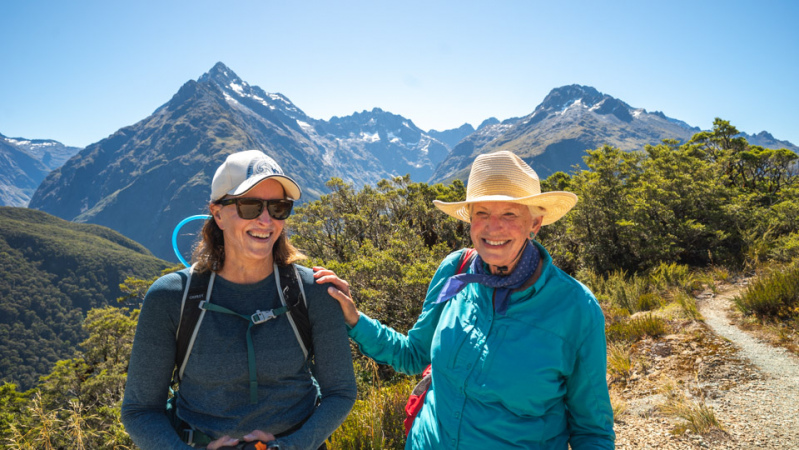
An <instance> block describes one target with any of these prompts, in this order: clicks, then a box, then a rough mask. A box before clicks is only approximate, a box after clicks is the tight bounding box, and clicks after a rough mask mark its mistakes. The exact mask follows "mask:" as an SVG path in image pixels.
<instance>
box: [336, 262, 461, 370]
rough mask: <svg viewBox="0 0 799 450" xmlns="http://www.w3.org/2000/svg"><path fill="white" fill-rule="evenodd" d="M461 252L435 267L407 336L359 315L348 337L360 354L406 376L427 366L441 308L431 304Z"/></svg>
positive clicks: (455, 267) (451, 273) (453, 268)
mask: <svg viewBox="0 0 799 450" xmlns="http://www.w3.org/2000/svg"><path fill="white" fill-rule="evenodd" d="M462 251H463V250H459V251H457V252H454V253H451V254H450V255H448V256H447V257H446V258H445V259H444V261H443V262H442V263H441V265H439V266H438V270H436V273H435V275H433V279H432V280H431V281H430V284H429V286H428V288H427V295H426V296H425V300H424V305H423V306H422V313H421V314H420V315H419V318H418V319H417V320H416V324H414V326H413V328H411V329H410V330H409V331H408V335H407V336H406V335H403V334H402V333H399V332H397V331H396V330H394V329H393V328H391V327H388V326H386V325H383V324H381V323H380V322H378V321H377V320H375V319H372V318H371V317H369V316H367V315H366V314H363V313H361V317H360V319H359V320H358V323H356V324H355V326H354V327H352V329H350V331H349V335H350V337H351V338H352V339H353V340H354V341H355V342H356V343H357V344H358V346H359V348H360V350H361V352H362V353H363V354H364V355H366V356H369V357H370V358H372V359H374V360H375V361H377V362H379V363H381V364H388V365H390V366H392V367H393V368H394V369H395V370H398V371H400V372H403V373H406V374H409V375H413V374H417V373H421V372H422V371H423V370H424V369H425V368H426V367H427V366H428V365H429V364H430V345H431V342H432V341H433V335H434V334H435V331H436V326H437V325H438V320H439V318H440V317H441V312H442V310H443V307H444V305H445V304H436V303H435V301H436V299H437V298H438V294H439V293H440V292H441V289H443V287H444V284H445V283H446V282H447V280H448V279H449V277H451V276H452V275H454V274H455V272H456V271H457V265H458V262H459V261H460V257H461V252H462Z"/></svg>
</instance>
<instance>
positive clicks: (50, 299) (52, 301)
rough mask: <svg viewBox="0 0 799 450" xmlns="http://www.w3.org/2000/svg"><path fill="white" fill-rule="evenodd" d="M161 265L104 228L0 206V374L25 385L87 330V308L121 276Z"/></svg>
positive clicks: (115, 287)
mask: <svg viewBox="0 0 799 450" xmlns="http://www.w3.org/2000/svg"><path fill="white" fill-rule="evenodd" d="M166 266H167V263H166V262H164V261H161V260H159V259H157V258H155V257H154V256H152V254H151V253H150V252H149V251H148V250H146V249H145V248H144V247H142V246H141V245H139V244H137V243H136V242H134V241H132V240H130V239H127V238H125V237H124V236H122V235H121V234H119V233H117V232H115V231H113V230H110V229H108V228H105V227H101V226H98V225H88V224H76V223H71V222H67V221H65V220H61V219H59V218H56V217H54V216H51V215H49V214H46V213H43V212H41V211H36V210H30V209H26V208H14V207H0V273H2V277H0V380H2V381H6V382H15V383H18V384H19V386H20V387H22V388H25V389H27V388H30V387H32V386H33V385H34V384H35V383H36V382H37V380H38V377H39V376H40V375H45V374H47V373H49V371H50V370H51V369H52V367H53V364H55V362H56V361H58V360H61V359H65V358H69V357H71V356H72V355H73V353H74V352H75V350H76V348H77V345H78V343H80V342H81V341H82V340H83V339H85V338H86V337H87V333H86V332H85V331H83V330H82V329H81V323H82V322H83V318H84V316H85V315H86V312H87V311H89V310H90V309H92V308H99V307H103V306H106V305H115V304H117V302H116V299H117V298H118V297H120V296H121V295H122V292H121V291H120V288H119V285H120V283H122V282H124V281H125V279H126V278H127V277H131V276H132V277H141V278H149V277H152V276H154V275H156V274H158V273H159V272H160V270H161V269H163V268H165V267H166Z"/></svg>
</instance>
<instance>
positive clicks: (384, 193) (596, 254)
mask: <svg viewBox="0 0 799 450" xmlns="http://www.w3.org/2000/svg"><path fill="white" fill-rule="evenodd" d="M737 134H738V131H737V130H736V129H735V128H734V127H733V126H731V125H730V124H729V123H728V122H726V121H723V120H717V121H716V122H715V124H714V129H713V130H712V131H710V132H703V133H698V134H696V135H695V136H694V137H693V139H692V140H691V141H690V142H687V143H685V144H682V145H679V144H677V143H676V142H674V141H667V142H665V143H663V144H661V145H657V146H647V147H646V148H644V149H641V150H640V151H635V152H624V151H621V150H619V149H616V148H612V147H603V148H599V149H596V150H593V151H591V152H589V153H588V154H587V155H586V157H585V163H586V166H587V167H588V169H587V170H583V171H579V172H575V173H571V174H566V173H563V172H558V173H555V174H553V175H552V176H550V177H549V178H548V179H546V180H545V181H544V182H543V183H542V184H543V190H545V191H546V190H568V191H572V192H574V193H576V194H577V195H578V196H579V198H580V200H579V202H578V204H577V206H576V207H575V208H574V210H572V211H571V212H570V213H569V214H568V215H567V216H566V217H565V218H564V219H563V220H561V221H558V222H557V223H556V224H553V225H550V226H547V227H544V228H543V230H542V232H541V234H540V236H539V238H538V239H539V240H540V241H541V242H542V244H543V245H544V246H545V247H546V248H547V249H548V250H549V252H550V253H551V254H552V256H553V258H554V260H555V263H556V264H557V265H559V266H560V267H562V268H564V270H566V271H568V272H570V273H571V274H573V275H574V276H575V277H576V278H578V279H579V280H581V281H583V282H584V283H585V284H586V285H588V286H589V288H591V289H592V291H593V292H594V293H595V294H596V296H597V299H598V300H599V302H600V305H601V306H602V309H603V311H604V313H605V318H606V334H607V337H608V355H609V358H608V374H609V378H608V379H609V380H610V383H611V395H612V401H613V404H614V405H613V406H614V413H615V414H617V415H618V417H622V416H623V411H624V407H625V400H624V397H623V396H624V392H625V391H624V386H625V385H626V383H631V384H632V383H635V382H637V381H636V380H635V379H634V377H633V373H634V371H635V370H637V369H636V367H638V366H643V367H651V363H650V362H649V360H647V359H646V358H648V357H647V356H641V357H640V358H641V359H640V360H639V357H638V356H634V355H633V354H632V353H631V352H632V349H634V348H636V347H637V346H638V345H639V343H641V342H642V341H643V340H645V339H646V340H647V342H648V344H647V345H648V346H650V347H651V346H654V345H655V344H658V345H659V346H660V347H664V346H669V345H670V344H668V343H665V342H664V343H662V345H660V344H661V342H660V341H658V339H660V338H661V337H662V336H664V335H667V334H672V335H678V334H680V333H689V334H690V333H691V331H690V330H691V329H692V325H695V326H696V327H700V325H699V322H700V321H701V315H700V314H699V313H698V311H697V306H696V301H695V299H694V297H693V295H692V293H693V292H695V291H697V290H703V289H708V290H710V289H714V286H715V282H716V281H717V280H719V279H723V278H726V277H729V275H730V274H731V273H743V272H751V271H752V270H753V269H754V268H758V267H761V266H763V265H765V264H773V265H774V266H775V271H778V272H782V271H783V270H784V269H782V268H781V266H779V264H790V263H791V262H792V261H796V260H797V257H799V172H798V170H797V169H799V167H797V160H799V157H797V155H796V154H795V153H793V152H791V151H789V150H780V149H765V148H762V147H757V146H750V145H749V143H748V142H746V140H745V139H743V138H735V137H734V136H736V135H737ZM328 187H329V189H330V190H331V192H330V194H327V195H324V196H322V198H321V199H320V200H318V201H315V202H312V203H309V204H306V205H304V206H301V207H298V208H297V210H296V213H295V214H294V215H293V216H292V217H291V218H290V219H289V221H288V227H289V229H291V230H294V231H295V235H294V236H293V238H292V239H293V242H294V243H295V245H296V246H297V247H299V248H300V249H302V250H303V251H304V252H306V254H307V255H308V256H310V257H311V260H310V261H308V262H307V265H312V264H319V265H324V266H327V267H329V268H332V269H334V270H335V271H336V272H337V273H338V274H340V275H341V276H342V277H344V278H345V279H347V280H348V281H349V282H350V285H351V289H352V292H353V294H354V297H355V298H356V299H357V301H358V305H359V308H360V309H361V310H362V311H364V312H365V313H367V314H368V315H370V316H371V317H374V318H377V319H379V320H381V321H384V322H385V323H387V324H389V325H391V326H393V327H394V328H396V329H398V330H400V331H405V330H407V329H408V328H409V327H410V326H411V325H412V324H413V322H414V321H415V318H416V317H417V316H418V314H419V312H420V309H421V306H422V299H423V297H424V294H425V291H426V289H427V283H428V282H429V280H430V278H431V276H432V275H433V273H434V271H435V270H436V267H437V266H438V263H439V262H440V261H441V259H442V258H443V257H444V256H445V255H447V254H448V253H449V252H451V251H453V250H455V249H458V248H462V247H465V246H469V245H470V242H469V234H468V231H469V230H468V226H466V225H465V224H464V223H463V222H458V221H455V220H454V219H452V218H449V217H447V216H445V215H444V214H443V213H440V212H439V211H438V210H436V209H435V208H434V207H433V205H432V200H433V199H440V200H444V201H454V200H461V199H463V198H464V195H465V189H464V186H463V183H461V182H460V181H455V182H454V183H453V184H451V185H449V186H444V185H440V184H437V185H428V184H425V183H413V182H411V180H410V179H409V178H408V177H398V178H394V179H392V180H383V181H381V182H380V183H378V185H377V186H376V187H368V186H367V187H365V188H364V189H362V190H357V189H355V188H354V187H353V186H352V185H349V184H347V183H345V182H343V181H342V180H340V179H333V180H330V181H329V182H328ZM28 226H30V225H28ZM5 228H6V227H5V224H3V230H5ZM4 232H5V231H4ZM50 233H56V230H50ZM45 244H47V245H50V244H48V241H45ZM53 247H55V245H54V244H53ZM5 251H6V252H8V250H5ZM14 251H15V252H20V253H22V252H27V253H26V254H34V253H35V254H41V253H42V251H41V250H40V249H37V250H33V249H28V250H24V249H23V250H14ZM44 259H46V258H40V259H37V260H36V261H38V262H37V263H36V264H39V265H44V264H45V261H44ZM107 263H108V260H105V261H104V262H103V264H107ZM36 264H31V265H30V266H35V265H36ZM72 264H74V265H83V264H85V263H83V262H81V263H78V262H76V261H73V262H72ZM129 264H130V263H129ZM794 264H795V263H794ZM92 267H97V266H92ZM158 267H159V266H157V265H154V266H153V270H154V271H157V269H158ZM794 267H795V266H794ZM97 270H99V269H97ZM795 270H796V269H787V270H784V273H785V274H786V276H787V278H788V279H795V275H791V274H795V273H796V272H795ZM74 272H75V274H74V275H73V276H76V275H77V273H78V272H79V273H80V274H83V276H86V277H87V278H88V275H86V272H85V271H77V270H75V271H74ZM43 276H51V275H48V274H45V275H43ZM147 276H149V275H147ZM52 277H53V278H52V279H53V281H52V282H53V284H57V283H59V282H60V280H57V279H56V277H55V276H52ZM145 278H146V276H145ZM780 280H782V278H780ZM148 281H149V280H146V279H145V280H142V281H141V283H139V284H136V285H134V284H133V283H129V284H128V286H129V287H130V288H129V289H132V288H133V287H135V286H138V287H141V286H142V285H146V284H147V282H148ZM62 285H64V283H62ZM780 286H782V287H780ZM98 289H99V288H98ZM776 291H778V292H776ZM775 292H776V293H777V294H778V295H772V293H775ZM755 294H756V295H755ZM88 297H90V298H99V297H98V296H88ZM3 298H4V299H5V298H6V294H5V292H4V293H3ZM749 298H751V302H752V303H754V304H755V305H754V306H753V305H752V304H750V303H743V302H742V303H741V306H740V307H741V311H742V314H745V315H747V316H749V317H751V318H752V320H758V321H764V322H769V321H770V322H769V323H778V324H780V326H782V327H783V328H782V329H783V330H785V331H784V336H785V339H794V340H797V341H799V339H796V328H797V326H796V325H797V324H799V286H797V284H796V283H786V282H779V283H777V284H775V283H771V284H768V285H767V287H765V288H763V289H761V290H759V291H752V293H751V295H750V297H749ZM61 300H62V301H65V302H66V301H67V299H66V298H61ZM69 301H70V302H71V301H72V300H71V299H69ZM763 306H767V308H761V307H763ZM773 311H776V313H772V312H773ZM19 314H24V313H19ZM137 317H138V313H137V311H135V310H134V311H127V310H125V309H118V308H116V309H114V308H106V309H95V310H92V311H90V313H89V316H88V319H87V320H86V322H85V323H84V331H83V332H84V333H86V335H88V339H87V340H86V341H84V342H83V343H82V345H81V347H82V348H83V349H84V351H83V352H79V353H75V354H74V355H72V356H71V358H70V359H67V360H64V361H61V362H59V363H58V365H57V366H56V368H55V369H54V370H53V371H52V372H51V374H50V375H48V376H47V377H46V378H44V379H42V380H41V382H39V383H38V384H37V385H36V387H35V389H33V390H31V391H29V392H26V393H22V392H20V391H19V390H18V389H17V388H16V386H13V385H6V386H4V387H3V388H2V389H0V443H3V444H5V443H8V444H10V445H14V446H15V447H14V448H44V447H45V445H44V444H45V443H46V444H47V445H51V446H52V448H130V446H132V444H131V443H130V441H129V439H128V438H127V437H126V436H125V434H124V432H123V431H122V429H121V426H120V423H119V406H120V403H121V399H122V395H123V389H124V380H125V376H126V374H125V370H126V369H127V358H128V357H129V352H130V346H131V342H132V339H133V330H134V328H135V323H136V320H137ZM694 329H695V328H694ZM684 330H689V331H684ZM77 333H78V332H77V331H76V332H75V335H76V336H77ZM686 336H687V337H685V339H683V338H682V337H681V338H679V339H677V338H675V339H677V340H679V341H682V340H686V341H687V340H688V339H689V338H690V336H693V335H690V336H689V335H686ZM691 342H692V343H691V345H703V342H704V341H703V340H702V339H698V338H695V337H694V341H691ZM686 345H687V344H686ZM669 348H671V347H669ZM676 351H678V350H675V352H676ZM354 352H355V355H356V360H355V364H356V373H357V379H358V383H359V386H358V388H359V400H358V401H357V402H356V405H355V408H354V409H353V412H352V413H351V414H350V416H349V417H348V419H347V421H346V422H345V423H344V425H343V426H342V428H340V429H339V430H338V431H337V432H336V433H334V435H333V436H332V438H331V441H330V443H329V448H331V450H340V449H353V448H380V449H394V448H403V446H404V433H403V430H402V422H401V420H402V418H403V414H404V412H403V411H402V405H403V404H404V402H405V399H407V395H408V393H409V391H410V387H411V385H412V382H413V379H412V378H409V377H405V376H403V375H399V374H396V373H394V372H393V371H392V370H390V369H389V368H386V367H383V366H379V367H378V366H377V365H376V364H374V363H373V362H369V361H367V360H366V359H365V358H362V357H359V356H358V352H357V350H354ZM689 375H690V376H691V377H693V378H691V379H695V381H696V382H697V383H701V382H702V381H703V380H702V379H700V377H702V376H704V375H703V374H700V373H699V372H695V373H693V372H692V373H690V374H689ZM639 381H640V380H639ZM673 382H674V380H672V383H673ZM164 389H166V386H165V387H164ZM688 394H690V393H688ZM688 394H683V393H682V391H681V389H680V388H678V387H673V388H672V390H671V391H670V392H669V402H671V403H669V404H670V405H671V406H672V411H676V412H674V413H673V416H674V418H675V419H674V420H679V421H690V420H691V419H692V418H694V416H693V415H692V414H695V413H694V412H692V411H693V410H689V411H688V412H687V413H686V412H685V409H678V408H676V406H680V405H683V404H691V405H693V404H696V405H698V406H697V408H698V411H700V412H701V413H702V414H703V415H704V417H705V418H708V417H710V418H712V419H713V420H712V421H706V422H703V423H700V424H697V423H692V422H691V423H687V425H685V426H683V427H672V426H671V425H670V423H671V422H669V421H666V420H664V421H663V422H662V423H664V424H665V425H663V426H664V427H669V432H675V433H679V432H685V430H686V429H687V430H690V431H691V432H692V433H694V434H701V433H703V432H705V431H706V430H707V429H708V428H713V427H715V426H717V425H718V422H717V421H715V417H713V411H712V410H710V409H709V408H707V407H706V405H705V404H704V403H701V401H702V399H701V398H698V397H696V398H693V397H692V398H693V399H692V400H691V401H692V402H694V403H690V402H688V398H689V397H686V395H688ZM694 394H695V392H694ZM675 405H676V406H675ZM667 406H668V405H667ZM648 414H663V415H666V414H669V413H668V409H663V410H653V411H651V412H650V413H648ZM680 414H683V416H680ZM686 414H687V416H686ZM75 436H79V437H80V438H81V441H80V442H81V444H80V446H78V445H76V442H77V441H76V437H75Z"/></svg>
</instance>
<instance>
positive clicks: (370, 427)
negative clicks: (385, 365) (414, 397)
mask: <svg viewBox="0 0 799 450" xmlns="http://www.w3.org/2000/svg"><path fill="white" fill-rule="evenodd" d="M415 385H416V380H415V379H413V378H408V379H406V380H403V381H401V382H399V383H396V384H393V385H391V386H385V385H384V386H379V385H376V386H373V387H370V388H369V390H368V391H367V392H366V393H363V394H362V395H361V397H362V398H361V399H359V400H356V401H355V406H354V407H353V408H352V412H350V414H349V416H347V419H346V420H345V421H344V423H343V424H342V425H341V427H339V428H338V429H337V430H336V431H335V432H334V433H333V435H332V436H331V437H330V439H329V440H328V442H327V448H328V449H330V450H388V449H402V448H404V447H405V428H404V425H403V420H405V403H406V402H407V401H408V395H409V394H410V392H411V391H412V390H413V387H414V386H415Z"/></svg>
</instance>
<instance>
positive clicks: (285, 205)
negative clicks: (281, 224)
mask: <svg viewBox="0 0 799 450" xmlns="http://www.w3.org/2000/svg"><path fill="white" fill-rule="evenodd" d="M215 203H216V204H217V205H222V206H227V205H232V204H234V203H235V204H236V212H237V213H238V214H239V217H241V218H242V219H244V220H252V219H255V218H258V217H260V216H261V214H262V213H263V212H264V207H266V211H267V212H269V216H270V217H271V218H273V219H275V220H286V219H288V218H289V216H290V215H291V208H293V207H294V200H287V199H283V198H281V199H277V200H261V199H260V198H248V197H233V198H226V199H222V200H217V201H216V202H215Z"/></svg>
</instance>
